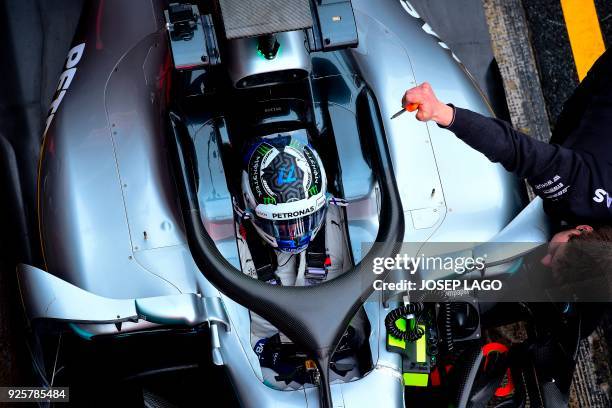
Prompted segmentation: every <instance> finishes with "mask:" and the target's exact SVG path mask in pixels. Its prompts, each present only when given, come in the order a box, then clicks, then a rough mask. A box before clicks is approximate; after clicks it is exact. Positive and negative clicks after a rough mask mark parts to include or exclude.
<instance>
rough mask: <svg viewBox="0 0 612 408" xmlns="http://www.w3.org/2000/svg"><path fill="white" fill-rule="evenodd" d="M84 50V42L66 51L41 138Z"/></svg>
mask: <svg viewBox="0 0 612 408" xmlns="http://www.w3.org/2000/svg"><path fill="white" fill-rule="evenodd" d="M84 51H85V43H82V44H79V45H76V46H74V47H72V48H71V49H70V51H68V57H67V58H66V65H65V71H64V72H62V74H61V75H60V77H59V81H58V84H57V88H56V92H55V98H53V101H52V102H51V106H49V113H48V114H49V115H48V116H47V121H46V124H45V130H44V132H43V138H44V137H45V136H46V135H47V132H48V131H49V127H50V126H51V123H53V118H54V117H55V113H56V112H57V109H58V108H59V106H60V104H61V103H62V100H63V99H64V96H65V95H66V91H67V90H68V88H69V87H70V84H72V80H73V79H74V76H75V74H76V71H77V69H76V68H75V67H76V65H77V64H78V63H79V61H80V60H81V58H82V57H83V52H84Z"/></svg>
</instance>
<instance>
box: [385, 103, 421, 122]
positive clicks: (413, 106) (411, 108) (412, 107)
mask: <svg viewBox="0 0 612 408" xmlns="http://www.w3.org/2000/svg"><path fill="white" fill-rule="evenodd" d="M417 109H419V104H418V103H409V104H408V105H406V107H405V108H403V109H402V110H401V111H399V112H397V113H396V114H395V115H393V116H391V119H395V118H397V117H398V116H399V115H401V114H402V113H404V112H406V111H408V112H414V111H415V110H417Z"/></svg>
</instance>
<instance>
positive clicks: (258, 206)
mask: <svg viewBox="0 0 612 408" xmlns="http://www.w3.org/2000/svg"><path fill="white" fill-rule="evenodd" d="M326 193H327V180H326V176H325V169H324V168H323V163H322V162H321V159H320V158H319V155H318V154H317V152H315V151H314V149H313V148H312V147H311V146H310V145H309V144H305V143H303V142H301V141H299V140H298V139H297V138H295V137H293V136H291V135H280V134H279V135H277V136H273V137H264V138H259V139H257V140H256V141H255V142H254V143H253V144H252V145H250V147H249V149H248V150H247V153H246V155H245V158H244V171H243V173H242V194H243V196H244V201H245V205H246V207H247V211H248V212H250V213H251V214H252V222H253V225H254V227H255V229H256V231H257V232H258V233H259V235H260V236H261V237H262V238H263V239H264V240H265V241H266V242H268V243H269V244H270V245H272V246H273V247H275V248H277V249H278V250H280V251H283V252H291V253H297V252H301V251H303V250H304V249H306V248H307V247H308V244H309V243H310V241H311V240H312V239H313V238H314V237H315V235H316V234H317V232H318V231H319V230H320V228H321V225H322V224H323V222H324V219H325V210H326V208H327V197H326Z"/></svg>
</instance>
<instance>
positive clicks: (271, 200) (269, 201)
mask: <svg viewBox="0 0 612 408" xmlns="http://www.w3.org/2000/svg"><path fill="white" fill-rule="evenodd" d="M263 203H264V204H276V198H274V197H264V198H263Z"/></svg>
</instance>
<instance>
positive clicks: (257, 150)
mask: <svg viewBox="0 0 612 408" xmlns="http://www.w3.org/2000/svg"><path fill="white" fill-rule="evenodd" d="M242 195H243V204H244V209H243V208H240V206H239V205H238V203H236V204H235V211H236V214H237V227H238V228H237V230H238V234H237V240H238V250H239V256H240V262H241V267H242V270H243V272H244V273H245V274H248V275H250V276H251V277H253V278H254V279H259V280H262V281H265V282H267V283H269V284H271V285H285V286H307V285H318V284H320V283H322V282H325V281H328V280H331V279H333V278H335V277H337V276H338V275H340V274H342V273H344V272H346V271H348V270H349V269H350V268H351V266H352V262H351V257H350V255H349V243H348V240H347V235H346V225H345V219H344V212H343V210H342V208H341V207H342V206H344V205H346V202H345V201H344V200H342V199H338V198H334V197H331V196H330V195H329V194H328V193H327V179H326V173H325V169H324V167H323V163H322V162H321V159H320V158H319V155H318V154H317V152H316V151H315V150H314V149H313V148H312V147H311V145H310V144H308V142H307V141H305V140H304V141H302V140H300V139H299V138H298V137H297V135H296V134H284V135H283V134H281V135H274V136H270V137H263V138H259V139H257V140H256V141H255V142H254V143H252V144H251V145H250V146H249V148H248V150H247V152H246V154H245V156H244V167H243V173H242ZM360 313H362V312H360ZM359 322H360V314H358V316H357V317H356V318H355V319H354V322H353V324H351V326H349V328H348V329H347V331H346V332H345V334H344V336H343V338H342V342H341V343H340V345H339V346H338V349H337V351H336V353H335V355H334V358H333V362H332V364H331V368H332V378H333V377H334V374H335V378H339V377H340V378H342V379H344V380H345V381H348V380H349V379H351V378H353V377H354V376H356V375H357V374H358V373H359V371H358V365H357V359H356V357H355V355H356V352H357V350H358V349H359V347H361V345H362V344H363V343H364V334H363V329H362V327H363V325H362V324H360V323H359ZM251 345H252V347H253V349H254V351H255V353H256V354H257V356H258V358H259V362H260V365H261V367H262V373H263V376H264V380H265V382H266V383H267V384H268V385H271V386H273V387H275V388H280V389H289V388H293V389H296V388H299V387H300V386H301V385H302V384H304V383H313V382H316V375H317V372H316V369H315V368H314V367H315V366H314V362H313V361H312V360H310V359H309V357H308V356H306V355H305V353H303V352H302V351H301V350H299V348H298V347H297V346H296V345H295V344H294V343H292V342H291V341H290V340H289V339H288V338H287V337H286V336H284V335H283V334H282V333H280V332H279V331H278V330H277V329H276V328H275V327H274V326H272V325H271V324H270V323H269V322H267V321H266V320H264V319H263V318H262V317H260V316H258V315H257V314H255V313H253V312H251Z"/></svg>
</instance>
